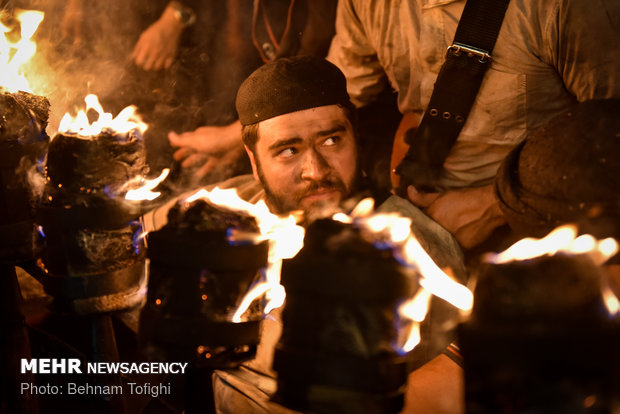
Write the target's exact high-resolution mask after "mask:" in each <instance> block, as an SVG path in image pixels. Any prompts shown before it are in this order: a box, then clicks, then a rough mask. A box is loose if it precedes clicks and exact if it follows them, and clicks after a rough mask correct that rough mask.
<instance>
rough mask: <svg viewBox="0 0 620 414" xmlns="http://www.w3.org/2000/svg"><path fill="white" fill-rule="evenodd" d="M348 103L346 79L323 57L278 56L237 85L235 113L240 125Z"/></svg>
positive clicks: (349, 104) (347, 104)
mask: <svg viewBox="0 0 620 414" xmlns="http://www.w3.org/2000/svg"><path fill="white" fill-rule="evenodd" d="M335 104H336V105H337V104H340V105H344V106H351V101H350V100H349V95H348V94H347V84H346V79H345V77H344V75H343V74H342V72H341V71H340V69H338V68H337V67H336V66H335V65H334V64H332V63H330V62H328V61H326V60H325V59H322V58H318V57H310V56H298V57H292V58H280V59H277V60H275V61H273V62H270V63H267V64H265V65H263V66H261V67H260V68H258V69H257V70H255V71H254V72H253V73H252V74H251V75H250V76H249V77H248V78H247V79H246V80H245V81H244V82H243V83H242V84H241V86H240V87H239V91H238V92H237V102H236V107H237V113H238V114H239V121H241V124H242V125H250V124H254V123H256V122H260V121H264V120H266V119H269V118H273V117H276V116H279V115H284V114H288V113H291V112H296V111H301V110H304V109H310V108H316V107H319V106H325V105H335Z"/></svg>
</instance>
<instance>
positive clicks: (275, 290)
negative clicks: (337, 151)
mask: <svg viewBox="0 0 620 414" xmlns="http://www.w3.org/2000/svg"><path fill="white" fill-rule="evenodd" d="M199 199H203V200H205V201H207V202H209V203H210V204H213V205H215V206H219V207H222V208H225V209H227V210H231V211H235V212H237V213H240V214H248V215H250V216H252V217H254V218H255V219H256V222H257V224H258V227H259V232H260V233H259V234H256V235H252V234H248V233H236V232H231V234H230V236H229V240H230V241H231V242H235V241H254V242H261V241H264V240H268V241H269V255H268V259H267V267H266V269H264V271H261V273H262V278H261V279H262V280H261V281H260V282H259V283H257V284H256V285H255V286H253V287H252V288H251V289H250V290H249V292H248V293H247V294H246V295H245V297H244V298H243V299H242V300H241V303H240V304H239V306H238V307H237V309H236V310H235V312H234V314H233V315H232V318H231V320H232V321H233V322H237V323H238V322H241V321H242V316H243V314H244V313H245V312H246V311H247V309H248V308H249V307H250V305H251V304H252V302H254V301H255V300H257V299H259V298H260V297H262V296H265V298H266V299H267V301H268V302H267V305H266V306H265V309H264V313H265V314H268V313H269V312H271V311H272V310H273V309H276V308H278V307H280V306H282V304H283V303H284V299H285V298H286V293H285V291H284V287H283V286H282V285H280V271H281V269H282V260H283V259H289V258H291V257H293V256H295V255H296V254H297V252H299V250H301V248H302V247H303V239H304V235H305V230H304V228H303V227H301V226H298V225H297V223H296V220H295V217H294V216H293V215H290V216H288V217H280V216H277V215H275V214H272V213H271V212H270V211H269V208H268V207H267V204H265V202H264V201H262V200H261V201H259V202H258V203H256V204H252V203H249V202H247V201H245V200H243V199H241V198H240V197H239V195H238V194H237V191H236V190H234V189H220V188H218V187H215V188H214V189H213V190H211V191H207V190H204V189H203V190H199V191H198V192H196V193H194V194H193V195H191V196H190V197H188V198H187V199H186V201H187V202H190V203H191V202H193V201H195V200H199Z"/></svg>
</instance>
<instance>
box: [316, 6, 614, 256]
mask: <svg viewBox="0 0 620 414" xmlns="http://www.w3.org/2000/svg"><path fill="white" fill-rule="evenodd" d="M464 5H465V1H464V0H443V1H438V0H380V1H376V2H366V1H363V0H341V1H340V2H339V4H338V13H337V20H336V36H335V38H334V41H333V43H332V45H331V49H330V53H329V55H328V59H330V60H331V61H332V62H334V63H335V64H336V65H337V66H339V67H340V68H341V69H342V71H343V72H344V74H345V76H346V77H347V80H348V88H349V89H348V90H349V94H350V95H351V99H352V101H353V103H354V104H355V105H356V106H357V107H360V108H362V107H365V106H367V105H369V104H371V103H372V102H373V101H374V100H375V98H376V96H377V95H378V94H379V92H380V91H381V90H382V89H384V88H385V87H386V85H389V86H391V87H392V88H394V89H395V90H396V92H397V93H398V105H399V108H400V111H401V112H402V113H403V114H407V117H409V119H413V120H414V122H412V124H413V125H414V127H415V125H416V122H417V120H419V119H420V117H421V115H422V113H423V111H424V110H425V109H426V106H427V104H428V101H429V99H430V95H431V92H432V90H433V85H434V82H435V79H436V77H437V73H438V72H439V69H440V68H441V65H442V63H443V60H444V56H445V53H446V49H447V47H448V46H449V45H451V43H452V40H453V38H454V34H455V31H456V27H457V24H458V21H459V18H460V16H461V13H462V11H463V7H464ZM619 38H620V2H617V1H613V0H599V1H597V2H596V6H593V5H592V4H590V3H587V2H584V1H578V0H554V1H552V2H547V1H538V0H513V1H512V2H510V4H509V5H508V9H507V11H506V15H505V18H504V22H503V26H502V27H501V30H500V32H499V36H498V39H497V42H496V44H495V48H494V51H493V53H492V55H493V60H492V62H491V65H490V68H489V69H488V71H487V72H486V75H485V78H484V80H483V83H482V87H481V88H480V91H479V93H478V95H477V98H476V101H475V103H474V105H473V107H472V110H471V112H470V114H469V117H468V118H467V120H466V122H465V125H464V127H463V129H462V131H461V133H460V135H459V137H458V139H457V141H456V143H455V144H454V146H452V148H451V151H450V153H449V155H448V157H447V159H446V161H445V163H444V165H443V171H442V172H441V175H440V179H439V184H440V186H441V189H440V191H438V192H432V193H424V192H422V191H421V190H420V189H416V188H414V187H412V186H410V187H409V188H408V189H407V196H408V197H409V199H410V200H411V201H412V202H413V203H414V204H416V205H418V206H419V207H421V208H422V209H423V210H424V211H425V212H426V213H427V214H428V215H430V216H431V217H432V218H434V219H435V220H436V221H437V222H439V223H440V224H442V225H443V226H444V227H445V228H446V229H448V230H449V231H450V232H451V233H453V234H454V235H455V236H456V238H457V240H459V242H460V243H461V245H462V246H463V247H464V248H473V247H475V246H477V245H480V244H481V243H482V242H483V241H485V240H486V239H487V238H488V237H489V235H491V233H492V232H493V231H494V230H495V229H496V228H498V227H500V226H502V224H503V223H504V218H503V216H502V214H501V211H500V209H499V207H498V205H497V201H496V199H495V197H494V195H493V189H492V181H493V179H494V177H495V172H496V171H497V168H498V166H499V164H500V163H501V161H502V160H503V159H504V157H505V156H506V154H507V153H508V152H509V151H510V149H512V148H513V147H514V146H515V145H516V144H518V143H519V142H520V141H521V140H523V139H524V137H525V136H526V135H527V134H528V133H529V132H530V131H532V130H533V129H534V128H536V127H537V126H539V125H541V124H543V123H544V122H546V121H548V120H549V119H551V118H552V117H553V116H555V115H556V114H558V113H560V112H561V111H563V110H565V109H566V108H568V107H569V106H570V105H572V104H574V103H575V102H576V101H584V100H586V99H593V98H609V97H618V96H620V47H618V46H617V45H616V44H615V43H614V42H613V41H612V39H619ZM610 41H612V43H611V44H610V43H609V42H610ZM385 139H391V137H385Z"/></svg>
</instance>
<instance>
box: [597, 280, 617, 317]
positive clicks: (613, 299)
mask: <svg viewBox="0 0 620 414" xmlns="http://www.w3.org/2000/svg"><path fill="white" fill-rule="evenodd" d="M601 295H602V296H603V302H604V303H605V307H607V311H608V312H609V314H610V315H611V316H614V315H617V314H618V313H620V300H618V297H617V296H616V295H615V294H614V292H613V291H612V290H611V288H610V287H609V286H608V285H604V286H603V288H602V289H601Z"/></svg>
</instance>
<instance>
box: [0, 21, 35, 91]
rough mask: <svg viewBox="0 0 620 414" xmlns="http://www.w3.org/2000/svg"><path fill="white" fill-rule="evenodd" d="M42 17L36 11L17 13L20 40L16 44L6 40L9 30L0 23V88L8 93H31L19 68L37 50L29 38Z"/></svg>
mask: <svg viewBox="0 0 620 414" xmlns="http://www.w3.org/2000/svg"><path fill="white" fill-rule="evenodd" d="M43 16H44V13H43V12H40V11H36V10H20V11H18V12H17V13H16V14H15V18H16V19H17V20H18V21H19V23H20V40H19V41H17V42H16V43H13V42H11V41H10V40H9V39H8V38H7V35H6V34H7V33H9V32H10V31H11V29H10V28H9V27H7V26H5V25H3V24H2V23H0V30H1V31H2V32H3V33H4V35H3V36H0V74H1V76H2V78H1V79H0V87H4V88H6V89H8V91H9V92H12V93H13V92H17V91H24V92H32V90H31V89H30V86H29V85H28V81H27V80H26V77H25V76H24V75H23V73H22V72H21V70H20V68H21V66H22V65H23V64H24V63H26V62H27V61H28V60H29V59H30V58H31V57H32V56H33V55H34V54H35V52H36V50H37V45H36V44H35V43H34V42H33V41H32V40H31V38H32V36H33V35H34V33H35V32H36V30H37V28H38V27H39V24H41V21H43ZM0 17H1V13H0Z"/></svg>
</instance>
